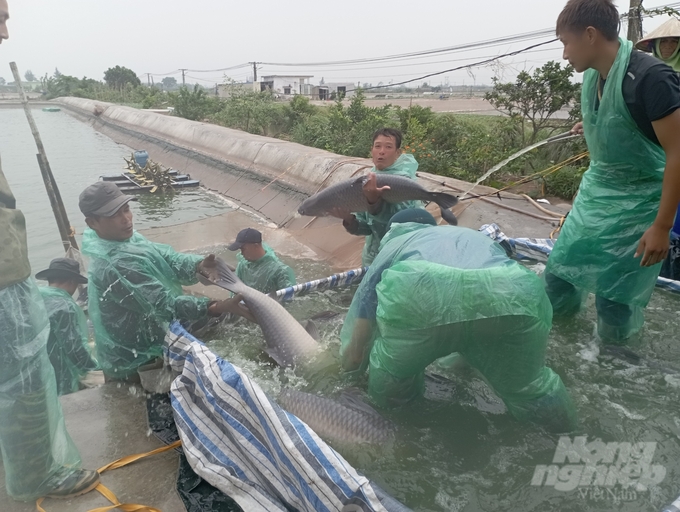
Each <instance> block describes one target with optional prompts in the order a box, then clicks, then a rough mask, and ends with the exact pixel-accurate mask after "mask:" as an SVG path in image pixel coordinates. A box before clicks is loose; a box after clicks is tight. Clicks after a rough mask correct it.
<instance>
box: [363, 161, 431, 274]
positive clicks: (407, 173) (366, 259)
mask: <svg viewBox="0 0 680 512" xmlns="http://www.w3.org/2000/svg"><path fill="white" fill-rule="evenodd" d="M417 170H418V162H416V159H415V158H414V157H413V155H409V154H403V155H401V156H400V157H399V158H397V161H396V162H394V163H393V164H392V165H391V166H390V167H388V168H387V169H383V170H382V171H378V170H377V169H376V168H375V167H373V169H371V172H374V173H377V174H380V173H385V174H394V175H395V176H403V177H405V178H411V179H412V180H414V179H416V171H417ZM421 207H422V202H421V201H405V202H403V203H397V204H391V203H387V202H383V204H382V209H381V210H380V212H379V213H377V214H376V215H372V214H370V213H368V212H358V213H355V214H354V216H355V217H356V219H357V224H358V230H357V231H356V232H353V233H352V234H355V235H364V236H366V242H365V243H364V250H363V253H362V255H361V261H362V265H363V266H364V267H367V266H368V265H370V264H371V263H372V262H373V259H374V258H375V256H376V254H378V250H379V248H380V241H381V240H382V238H383V237H384V236H385V233H386V232H387V224H388V223H389V221H390V219H391V218H392V216H393V215H394V214H395V213H397V212H399V211H401V210H405V209H407V208H421Z"/></svg>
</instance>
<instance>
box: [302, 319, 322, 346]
mask: <svg viewBox="0 0 680 512" xmlns="http://www.w3.org/2000/svg"><path fill="white" fill-rule="evenodd" d="M305 331H307V334H309V335H310V336H311V337H312V338H314V339H315V340H316V341H319V340H320V339H321V335H320V334H319V328H318V327H317V326H316V324H315V323H314V322H313V321H311V320H307V325H305Z"/></svg>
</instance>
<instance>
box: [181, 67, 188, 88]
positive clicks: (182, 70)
mask: <svg viewBox="0 0 680 512" xmlns="http://www.w3.org/2000/svg"><path fill="white" fill-rule="evenodd" d="M180 71H181V72H182V85H186V81H185V80H184V74H185V73H186V72H187V70H186V69H180Z"/></svg>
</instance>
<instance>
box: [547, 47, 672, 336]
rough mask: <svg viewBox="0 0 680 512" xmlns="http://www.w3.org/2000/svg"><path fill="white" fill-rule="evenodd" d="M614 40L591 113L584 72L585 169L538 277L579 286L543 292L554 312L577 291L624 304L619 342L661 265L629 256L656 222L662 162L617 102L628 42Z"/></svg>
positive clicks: (589, 82) (589, 74)
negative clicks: (626, 316) (626, 314)
mask: <svg viewBox="0 0 680 512" xmlns="http://www.w3.org/2000/svg"><path fill="white" fill-rule="evenodd" d="M620 43H621V47H620V49H619V53H618V55H617V57H616V60H615V62H614V65H613V66H612V69H611V71H610V72H609V76H608V78H607V81H606V84H605V86H604V91H603V94H602V100H601V102H600V105H599V108H598V109H596V105H597V104H596V101H597V94H598V93H597V89H598V80H599V73H598V72H597V71H596V70H594V69H590V70H588V71H586V72H585V74H584V78H583V92H582V98H581V101H582V111H583V129H584V132H585V137H586V142H587V144H588V149H589V151H590V160H591V162H590V168H589V169H588V171H586V173H585V174H584V175H583V180H582V181H581V186H580V188H579V192H578V195H577V197H576V200H575V201H574V206H573V208H572V210H571V212H570V214H569V216H568V217H567V220H566V221H565V223H564V226H563V227H562V230H561V232H560V236H559V238H558V239H557V242H556V243H555V247H554V249H553V251H552V254H551V255H550V258H549V259H548V263H547V266H546V273H549V274H552V275H554V276H557V277H558V278H560V279H563V280H564V281H567V282H568V283H571V284H572V285H574V286H575V287H577V289H579V290H577V291H576V292H574V293H566V294H564V296H562V297H560V296H553V295H552V294H551V300H552V302H553V306H554V307H555V311H556V312H558V311H559V310H560V309H561V308H562V307H563V306H564V305H565V304H570V303H571V304H573V303H574V302H575V301H576V302H578V299H575V297H574V294H575V293H581V292H593V293H595V294H596V295H597V296H598V297H601V298H604V299H607V300H609V301H612V302H615V303H618V304H625V305H629V306H631V309H632V315H631V319H630V324H629V325H628V326H626V327H625V328H618V331H619V334H618V335H617V337H620V338H625V337H628V336H630V334H632V333H634V332H635V331H637V330H639V329H640V327H641V326H642V323H643V316H642V308H644V307H645V306H646V305H647V303H648V302H649V299H650V297H651V295H652V291H653V290H654V285H655V283H656V279H657V277H658V275H659V270H660V269H661V263H659V264H658V265H654V266H653V267H641V266H640V259H641V258H634V257H633V256H634V254H635V251H636V249H637V246H638V244H639V242H640V238H642V235H643V234H644V233H645V231H646V230H647V229H648V228H649V227H650V226H651V225H652V223H653V222H654V219H655V218H656V214H657V212H658V209H659V204H660V201H661V187H662V182H663V174H664V168H665V165H666V157H665V154H664V151H663V149H662V148H661V147H660V146H658V145H656V144H654V143H653V142H651V141H650V140H649V139H647V137H645V136H644V135H643V133H642V132H641V131H640V130H639V129H638V127H637V125H636V124H635V121H634V120H633V118H632V117H631V115H630V112H629V111H628V108H627V106H626V103H625V101H624V99H623V93H622V83H623V78H624V76H625V73H626V69H627V68H628V63H629V61H630V54H631V51H632V43H631V42H630V41H624V40H623V39H620ZM598 324H599V328H600V329H599V330H600V332H601V333H602V332H603V331H604V330H605V329H604V328H605V327H606V326H604V325H603V323H602V318H599V319H598ZM623 331H626V332H625V333H624V332H623Z"/></svg>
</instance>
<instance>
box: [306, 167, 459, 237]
mask: <svg viewBox="0 0 680 512" xmlns="http://www.w3.org/2000/svg"><path fill="white" fill-rule="evenodd" d="M367 180H368V177H367V176H361V177H359V178H355V179H351V180H347V181H343V182H342V183H338V184H336V185H332V186H330V187H328V188H326V189H324V190H322V191H321V192H318V193H316V194H314V195H313V196H311V197H308V198H307V199H305V200H304V201H303V202H302V204H301V205H300V207H299V208H298V213H299V214H300V215H306V216H311V217H324V216H326V215H329V214H330V212H332V211H333V210H334V209H336V208H339V209H342V210H347V211H350V212H366V211H369V204H368V201H367V200H366V197H365V196H364V191H363V186H364V183H366V181H367ZM376 184H377V186H378V187H390V189H389V190H385V191H384V192H383V193H382V196H381V197H382V199H383V200H384V201H387V202H388V203H403V202H404V201H410V200H420V201H431V202H433V203H437V204H438V205H439V208H441V211H442V218H443V219H444V220H445V221H446V222H448V223H449V224H451V225H453V226H456V225H457V224H458V220H457V219H456V216H455V215H454V214H453V212H452V211H451V210H449V208H451V207H452V206H455V205H456V204H457V203H458V198H457V197H456V196H453V195H451V194H447V193H445V192H430V191H429V190H426V189H424V188H423V187H421V186H420V185H419V184H418V182H417V181H415V180H412V179H410V178H404V177H403V176H395V175H393V174H381V173H376Z"/></svg>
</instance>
